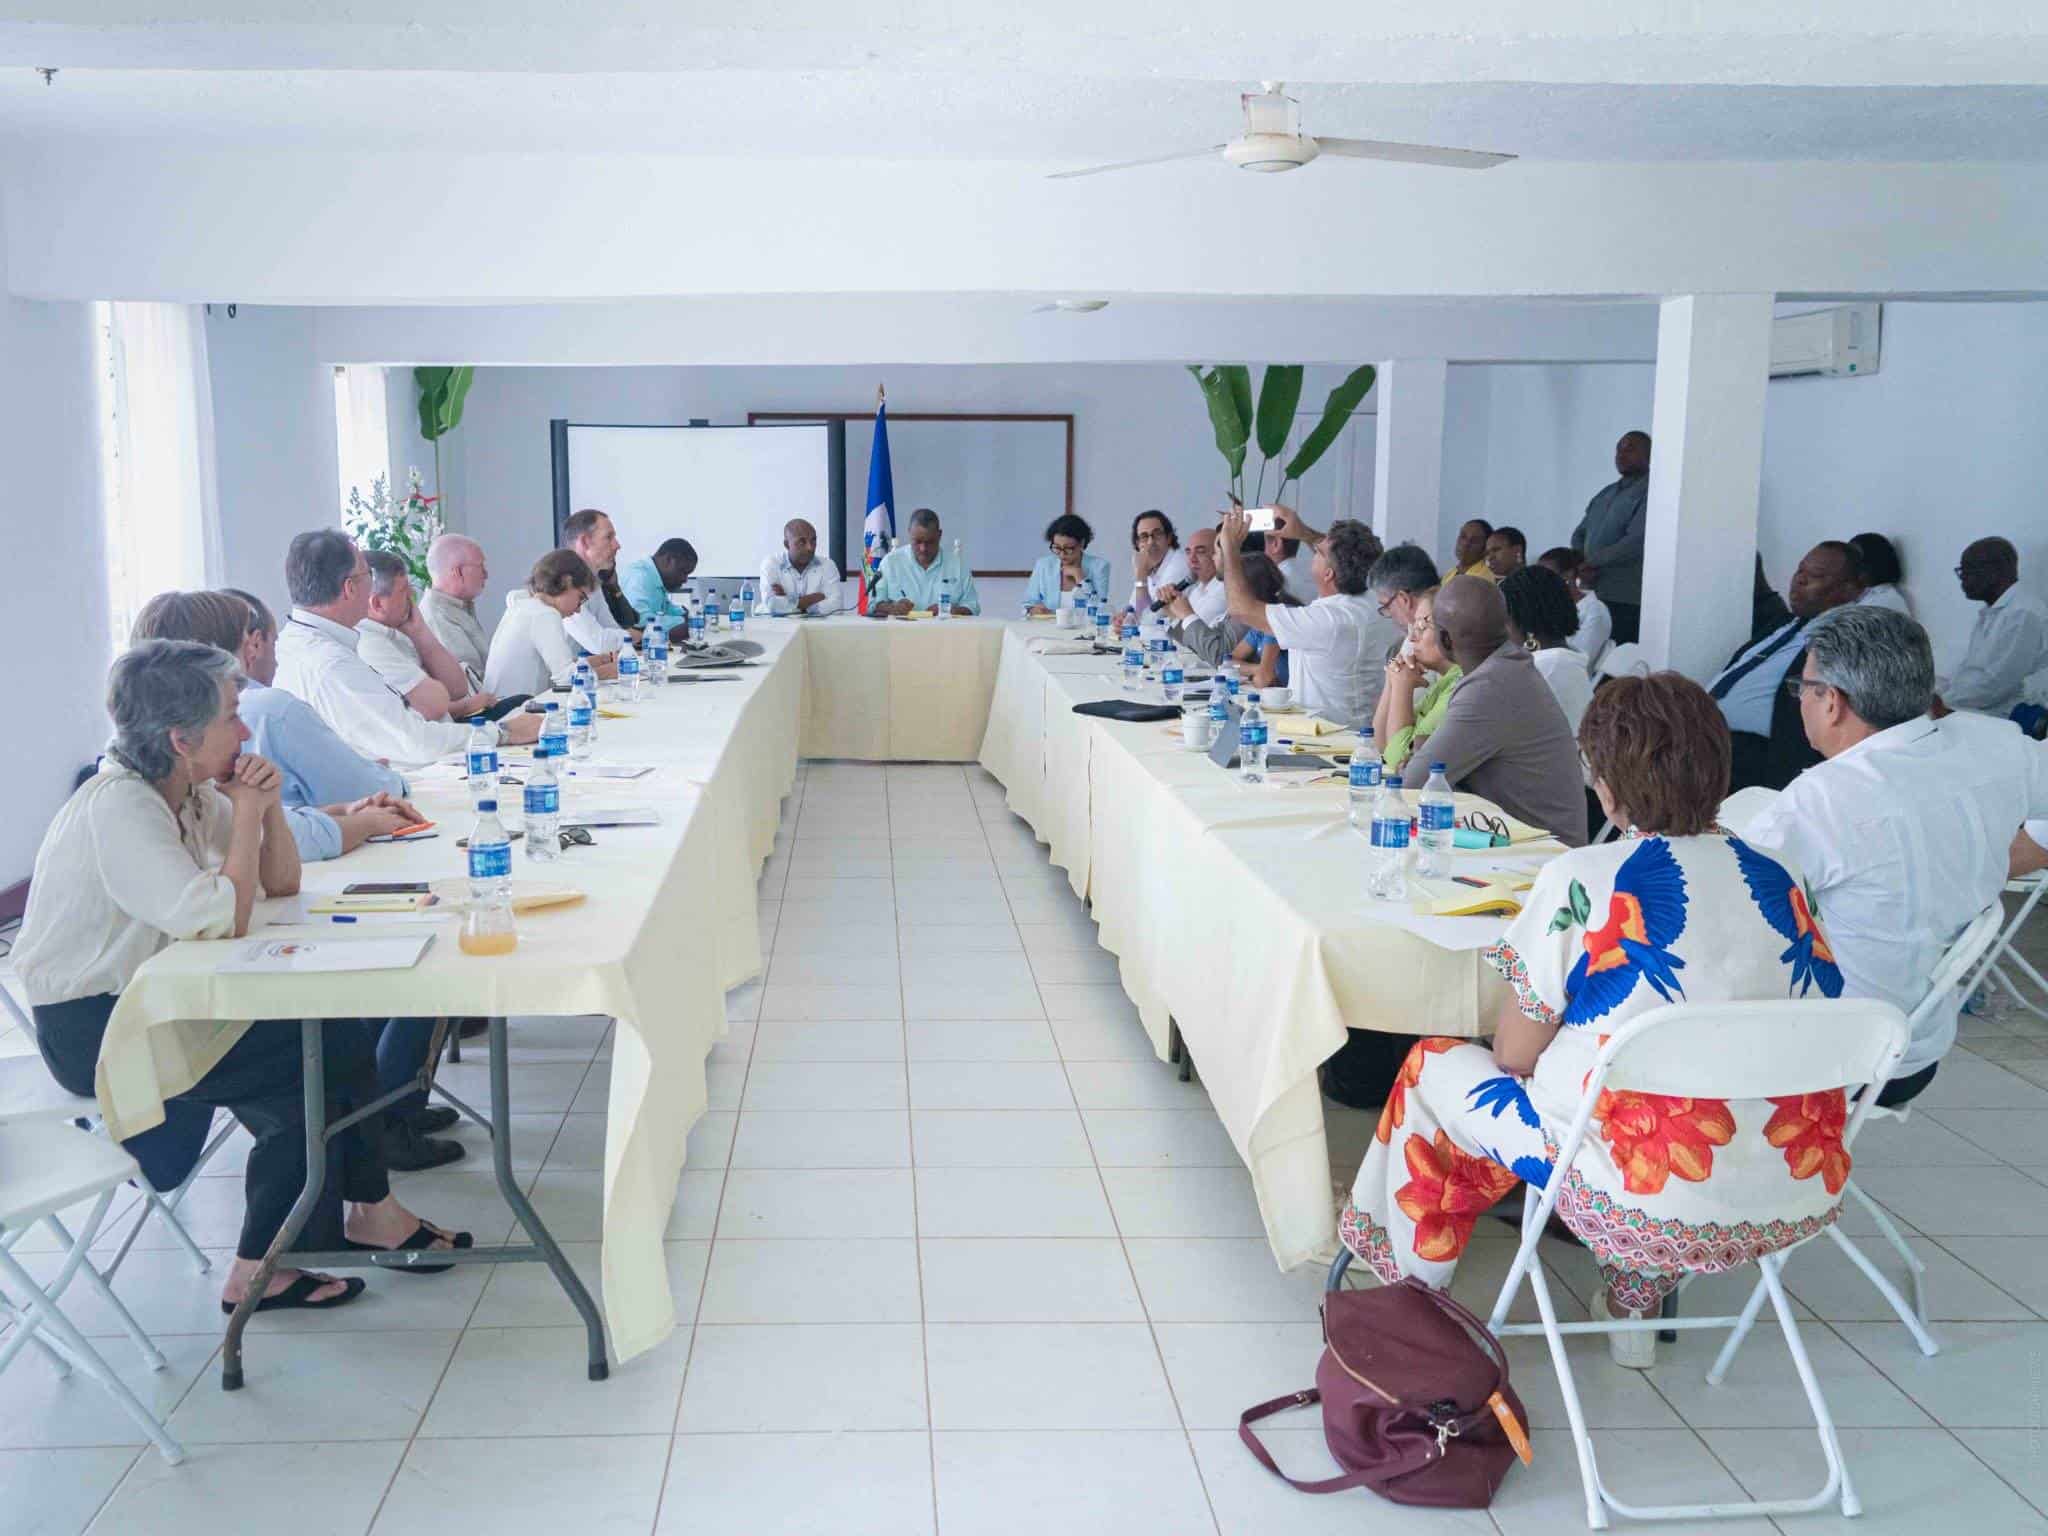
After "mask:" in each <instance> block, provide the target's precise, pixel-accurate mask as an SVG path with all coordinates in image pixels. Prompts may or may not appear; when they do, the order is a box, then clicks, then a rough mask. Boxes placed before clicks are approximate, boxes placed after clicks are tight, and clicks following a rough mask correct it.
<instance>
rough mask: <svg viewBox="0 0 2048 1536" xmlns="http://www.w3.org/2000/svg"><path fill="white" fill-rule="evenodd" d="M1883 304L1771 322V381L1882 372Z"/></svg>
mask: <svg viewBox="0 0 2048 1536" xmlns="http://www.w3.org/2000/svg"><path fill="white" fill-rule="evenodd" d="M1883 308H1884V306H1883V305H1881V304H1836V305H1832V306H1830V307H1829V308H1827V309H1813V310H1808V311H1806V312H1805V313H1803V314H1797V315H1780V316H1779V317H1778V318H1777V319H1776V320H1774V321H1772V322H1771V377H1772V378H1774V379H1785V378H1792V377H1794V376H1796V375H1799V374H1820V375H1822V376H1824V377H1827V378H1846V377H1848V376H1850V375H1852V374H1853V375H1856V376H1859V377H1860V376H1861V375H1863V374H1866V373H1875V372H1877V362H1878V331H1879V329H1880V325H1881V320H1880V316H1881V314H1882V311H1883Z"/></svg>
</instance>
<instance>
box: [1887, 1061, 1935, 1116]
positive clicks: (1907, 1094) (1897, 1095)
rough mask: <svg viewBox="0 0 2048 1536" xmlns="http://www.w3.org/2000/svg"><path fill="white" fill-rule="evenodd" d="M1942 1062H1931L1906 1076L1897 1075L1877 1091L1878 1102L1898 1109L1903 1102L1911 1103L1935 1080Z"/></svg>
mask: <svg viewBox="0 0 2048 1536" xmlns="http://www.w3.org/2000/svg"><path fill="white" fill-rule="evenodd" d="M1940 1067H1941V1063H1940V1062H1938V1061H1936V1062H1930V1063H1929V1064H1928V1065H1926V1066H1924V1067H1922V1068H1921V1069H1920V1070H1919V1071H1918V1072H1908V1073H1907V1074H1906V1075H1905V1076H1904V1077H1895V1078H1893V1079H1892V1080H1891V1081H1890V1082H1888V1083H1886V1084H1885V1085H1884V1086H1883V1087H1882V1088H1880V1089H1878V1091H1877V1102H1878V1103H1879V1104H1881V1105H1883V1106H1884V1107H1885V1108H1886V1109H1897V1108H1898V1107H1899V1106H1900V1105H1901V1104H1910V1103H1912V1102H1913V1100H1915V1099H1917V1098H1919V1097H1920V1095H1921V1094H1922V1093H1923V1092H1924V1091H1925V1090H1926V1088H1927V1085H1928V1084H1929V1083H1931V1082H1933V1081H1934V1074H1935V1072H1936V1071H1938V1070H1939V1069H1940Z"/></svg>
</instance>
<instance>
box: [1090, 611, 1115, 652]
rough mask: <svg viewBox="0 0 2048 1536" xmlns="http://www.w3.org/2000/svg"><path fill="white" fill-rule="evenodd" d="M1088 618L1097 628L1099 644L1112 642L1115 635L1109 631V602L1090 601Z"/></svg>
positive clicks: (1096, 640)
mask: <svg viewBox="0 0 2048 1536" xmlns="http://www.w3.org/2000/svg"><path fill="white" fill-rule="evenodd" d="M1088 619H1089V622H1090V623H1091V624H1092V625H1093V626H1094V628H1095V643H1096V644H1097V645H1108V644H1110V643H1111V641H1112V640H1113V638H1114V637H1113V636H1112V635H1111V634H1110V632H1109V604H1107V603H1090V604H1089V605H1088Z"/></svg>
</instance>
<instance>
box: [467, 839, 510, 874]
mask: <svg viewBox="0 0 2048 1536" xmlns="http://www.w3.org/2000/svg"><path fill="white" fill-rule="evenodd" d="M511 874H512V845H511V844H510V843H484V844H482V845H479V844H477V843H475V842H471V843H470V845H469V878H470V879H472V880H501V879H508V878H510V876H511Z"/></svg>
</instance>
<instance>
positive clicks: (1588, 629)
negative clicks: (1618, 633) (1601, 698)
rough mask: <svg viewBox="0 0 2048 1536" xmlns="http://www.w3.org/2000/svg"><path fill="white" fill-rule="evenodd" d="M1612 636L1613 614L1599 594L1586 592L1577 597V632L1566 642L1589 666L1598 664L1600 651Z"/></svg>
mask: <svg viewBox="0 0 2048 1536" xmlns="http://www.w3.org/2000/svg"><path fill="white" fill-rule="evenodd" d="M1613 638H1614V615H1613V614H1611V613H1609V612H1608V611H1607V605H1606V604H1605V603H1603V602H1601V601H1600V594H1599V593H1597V592H1588V593H1587V594H1586V595H1585V596H1584V597H1582V598H1580V599H1579V632H1578V633H1577V634H1575V635H1573V636H1572V637H1571V639H1570V640H1569V641H1567V642H1566V643H1567V644H1568V645H1570V646H1571V648H1572V649H1573V650H1575V651H1577V652H1578V653H1579V654H1580V655H1581V656H1583V657H1585V658H1586V664H1587V665H1588V666H1589V667H1597V666H1599V665H1600V656H1601V653H1602V652H1604V651H1605V650H1606V649H1607V642H1608V641H1610V640H1612V639H1613Z"/></svg>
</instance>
